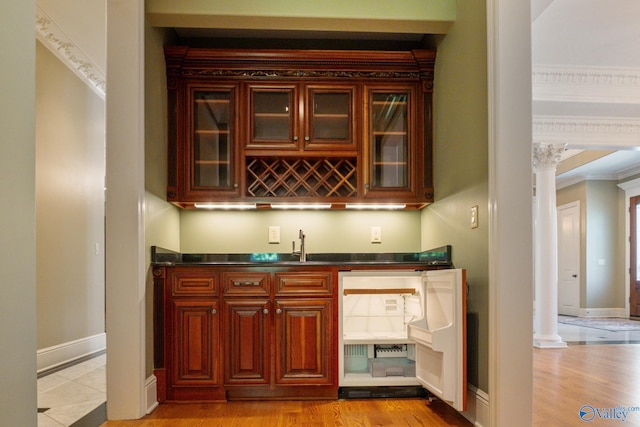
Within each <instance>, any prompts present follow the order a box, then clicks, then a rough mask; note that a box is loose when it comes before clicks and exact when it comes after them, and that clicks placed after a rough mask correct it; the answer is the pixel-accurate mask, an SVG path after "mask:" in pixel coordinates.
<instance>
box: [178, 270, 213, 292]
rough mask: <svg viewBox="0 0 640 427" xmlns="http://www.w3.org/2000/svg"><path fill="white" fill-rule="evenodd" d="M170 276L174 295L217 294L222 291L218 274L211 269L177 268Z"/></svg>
mask: <svg viewBox="0 0 640 427" xmlns="http://www.w3.org/2000/svg"><path fill="white" fill-rule="evenodd" d="M194 270H195V271H194ZM169 278H170V279H169V280H170V281H171V294H172V296H174V297H179V296H215V295H218V293H219V291H220V290H219V287H218V274H217V272H215V271H214V270H211V269H202V268H198V269H189V268H185V269H175V270H173V271H171V272H170V275H169Z"/></svg>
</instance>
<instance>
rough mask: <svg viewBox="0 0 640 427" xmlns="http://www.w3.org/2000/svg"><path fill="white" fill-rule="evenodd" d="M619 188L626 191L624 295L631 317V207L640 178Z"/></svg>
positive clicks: (625, 304) (637, 194) (639, 185)
mask: <svg viewBox="0 0 640 427" xmlns="http://www.w3.org/2000/svg"><path fill="white" fill-rule="evenodd" d="M618 187H619V188H622V189H623V190H624V192H625V196H624V206H625V209H624V211H625V226H624V227H625V261H624V262H625V274H624V283H625V295H624V310H625V316H627V317H629V314H630V312H631V305H630V303H629V298H631V274H630V270H629V269H630V268H631V242H630V241H629V238H630V237H631V212H630V211H629V209H630V208H631V203H630V202H631V198H632V197H635V196H640V178H637V179H633V180H631V181H627V182H623V183H620V184H618Z"/></svg>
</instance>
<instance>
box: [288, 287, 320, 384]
mask: <svg viewBox="0 0 640 427" xmlns="http://www.w3.org/2000/svg"><path fill="white" fill-rule="evenodd" d="M331 316H332V301H331V299H325V298H318V299H296V300H290V301H289V300H278V301H276V314H275V334H276V339H275V344H276V357H275V359H276V379H275V382H276V384H281V385H285V384H288V385H292V384H302V385H304V384H331V383H332V371H333V369H332V348H333V346H332V343H331V337H332V336H333V331H332V322H331V318H332V317H331Z"/></svg>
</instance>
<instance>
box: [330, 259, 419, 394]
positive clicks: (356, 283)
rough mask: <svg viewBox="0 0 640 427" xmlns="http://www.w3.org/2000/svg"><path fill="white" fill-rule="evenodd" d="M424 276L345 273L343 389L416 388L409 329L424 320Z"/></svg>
mask: <svg viewBox="0 0 640 427" xmlns="http://www.w3.org/2000/svg"><path fill="white" fill-rule="evenodd" d="M421 282H422V279H421V274H420V272H414V271H406V272H388V271H385V272H372V271H367V272H344V273H340V297H341V301H340V307H339V315H340V319H341V321H340V322H339V323H340V326H339V328H340V331H339V333H340V343H339V372H340V378H339V382H340V386H341V387H353V386H356V387H362V386H417V385H419V383H418V381H417V380H416V377H415V369H416V368H415V359H416V345H415V343H414V342H413V340H411V339H410V338H409V337H408V325H409V323H411V322H414V321H416V320H419V319H421V318H422V317H423V316H424V313H423V307H422V304H421V292H422V291H421V288H422V287H421Z"/></svg>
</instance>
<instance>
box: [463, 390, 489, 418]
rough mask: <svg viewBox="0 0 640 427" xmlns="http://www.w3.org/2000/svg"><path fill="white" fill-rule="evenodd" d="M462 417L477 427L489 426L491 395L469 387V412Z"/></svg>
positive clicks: (465, 412)
mask: <svg viewBox="0 0 640 427" xmlns="http://www.w3.org/2000/svg"><path fill="white" fill-rule="evenodd" d="M462 415H463V416H464V417H465V418H466V419H467V420H469V421H470V422H472V423H473V425H474V426H475V427H484V426H488V425H489V395H488V394H487V393H485V392H484V391H482V390H480V389H478V388H476V387H474V386H472V385H471V384H468V385H467V410H466V411H464V412H462Z"/></svg>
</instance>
